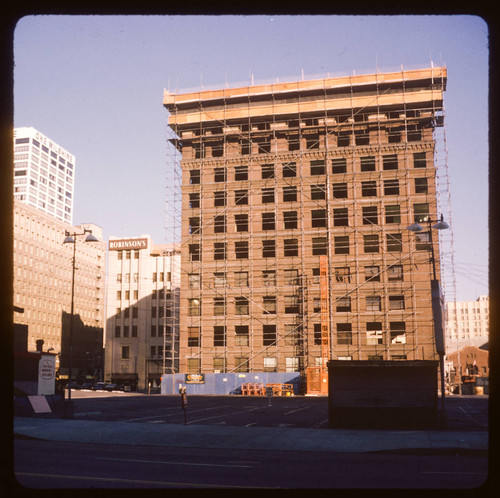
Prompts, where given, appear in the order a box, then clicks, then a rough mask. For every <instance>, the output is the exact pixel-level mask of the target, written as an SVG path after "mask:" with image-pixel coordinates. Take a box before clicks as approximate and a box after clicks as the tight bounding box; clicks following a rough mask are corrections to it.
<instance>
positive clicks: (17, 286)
mask: <svg viewBox="0 0 500 498" xmlns="http://www.w3.org/2000/svg"><path fill="white" fill-rule="evenodd" d="M13 216H14V248H13V259H14V261H13V263H14V265H13V272H14V289H13V297H14V299H13V301H14V306H15V307H16V308H15V309H17V310H18V311H16V312H14V322H15V323H18V324H24V325H27V326H28V341H27V347H28V351H35V350H36V349H37V341H43V344H42V343H39V344H42V347H43V351H50V352H51V353H53V354H56V355H57V357H56V359H57V363H56V368H58V369H59V370H60V374H61V376H62V378H64V376H65V375H66V376H67V373H68V372H67V368H68V367H67V365H68V353H69V344H68V342H67V340H66V337H67V333H68V330H69V318H70V314H71V283H72V261H73V244H63V241H64V239H65V236H66V232H67V231H69V232H71V233H74V232H77V233H81V232H83V230H84V228H86V229H90V230H92V233H93V234H94V235H95V236H96V237H97V238H98V239H102V231H101V228H100V227H98V226H96V225H93V224H83V225H79V226H76V227H73V226H71V225H69V224H68V223H66V222H64V221H60V220H58V219H56V218H55V217H54V216H51V215H49V214H47V213H45V212H43V211H42V210H40V209H38V208H35V207H32V206H30V205H29V204H27V203H25V202H22V201H18V200H14V214H13ZM105 257H106V245H105V242H104V241H102V240H99V241H98V242H92V243H85V242H83V239H82V238H78V240H77V248H76V270H75V297H74V317H75V319H74V331H73V334H72V337H73V341H72V342H73V344H72V346H73V355H72V374H73V377H75V378H76V377H77V376H78V375H80V373H81V375H83V376H84V377H85V376H86V375H91V376H94V373H95V371H96V370H101V369H102V363H103V358H102V355H103V351H102V339H103V327H104V295H105V292H104V288H105V282H104V278H105Z"/></svg>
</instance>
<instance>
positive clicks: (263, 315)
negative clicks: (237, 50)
mask: <svg viewBox="0 0 500 498" xmlns="http://www.w3.org/2000/svg"><path fill="white" fill-rule="evenodd" d="M422 71H423V73H422V74H424V73H425V74H424V76H421V78H422V79H425V83H422V87H424V86H425V88H424V89H423V90H422V95H423V96H422V98H421V100H420V101H419V100H418V98H415V97H414V96H415V94H416V93H417V92H416V90H415V89H416V85H417V83H415V81H417V78H418V76H414V73H413V72H412V71H406V70H404V69H403V67H401V71H400V72H399V73H398V72H395V73H392V74H391V75H388V74H387V73H378V72H377V73H376V74H374V75H367V76H366V77H363V76H359V75H358V76H356V75H352V76H348V77H344V78H340V80H342V81H341V82H339V81H333V82H332V80H331V79H330V78H329V77H327V78H323V79H322V80H315V81H311V80H309V81H304V80H303V79H302V80H301V81H296V82H293V83H288V84H283V83H276V85H273V84H270V85H254V84H253V81H252V85H251V86H248V87H247V88H238V89H234V90H233V93H231V90H230V89H227V88H226V89H225V90H224V89H221V90H219V91H214V93H213V94H211V95H209V94H208V93H207V92H208V91H207V90H205V89H203V90H202V89H200V90H199V91H198V92H193V93H190V94H187V93H184V94H181V95H178V94H171V93H170V92H165V95H164V105H165V107H166V108H167V109H168V111H169V112H170V113H171V116H172V118H173V123H174V124H173V125H172V126H171V127H169V130H170V131H169V134H170V135H169V136H168V137H167V140H168V142H169V150H170V153H169V165H168V167H169V172H170V173H171V174H172V175H173V176H172V178H171V180H169V181H168V193H167V198H168V201H167V206H168V213H169V216H170V218H169V219H168V221H167V228H168V229H169V230H170V232H171V234H172V235H173V234H174V232H175V237H174V238H173V239H172V240H175V242H176V243H179V244H180V248H181V249H180V252H181V253H182V255H183V257H182V268H181V271H182V282H184V285H181V297H182V296H185V298H186V300H187V299H191V300H190V301H189V307H188V305H187V304H186V303H184V302H182V303H181V304H180V316H181V322H182V321H183V320H184V319H185V322H184V323H186V326H185V327H183V326H182V324H181V327H180V329H179V330H180V333H181V334H185V335H186V337H185V339H183V338H182V337H181V354H184V353H186V354H187V355H188V356H189V358H190V361H189V362H186V363H185V364H184V368H186V369H187V371H198V372H202V371H215V372H217V371H219V372H234V371H249V372H251V371H255V369H256V365H257V364H258V365H259V366H260V368H263V369H264V370H266V369H268V370H271V371H272V370H273V369H278V371H280V370H281V369H283V368H284V369H290V370H291V369H296V370H297V371H299V372H301V373H304V372H305V371H306V370H307V368H308V367H310V366H318V365H320V366H321V365H323V362H324V358H325V355H324V353H323V352H322V350H321V347H322V345H323V335H322V334H323V331H324V330H326V328H325V327H326V325H325V324H324V321H325V319H327V321H328V323H327V329H328V331H329V332H328V336H329V337H328V338H329V341H328V343H329V344H328V358H337V359H360V358H366V357H369V358H372V359H375V358H380V359H391V358H392V359H430V358H433V357H434V355H435V345H434V344H433V340H434V339H433V336H432V334H430V332H429V330H430V329H432V313H431V305H430V279H431V278H432V277H431V267H430V265H429V264H428V263H429V261H428V258H427V259H426V258H425V257H423V256H422V254H423V251H424V252H427V250H428V249H429V246H428V239H426V238H425V234H423V235H418V238H417V240H412V237H415V236H414V234H410V233H408V232H406V230H405V227H406V226H407V225H409V224H411V223H413V222H414V221H425V220H427V219H428V217H437V216H438V214H443V213H446V217H447V219H448V220H449V224H450V230H449V231H447V233H446V234H440V235H441V245H442V246H443V243H444V242H447V246H446V249H445V250H439V245H438V244H436V247H435V253H436V254H438V257H437V259H438V262H437V263H438V268H439V270H440V271H441V274H442V275H443V274H444V275H445V276H446V278H445V279H443V280H445V281H444V282H443V284H444V286H445V287H446V292H447V296H448V295H449V292H452V293H453V289H454V272H453V267H454V265H453V235H452V224H451V202H450V195H449V191H450V188H449V179H448V170H447V168H448V165H447V157H446V153H444V154H442V152H441V151H446V144H445V129H444V106H443V101H442V95H443V92H444V90H445V87H446V70H445V69H443V68H441V67H439V68H434V67H432V68H431V69H430V70H422ZM427 78H428V79H429V81H427ZM318 81H321V84H322V85H323V87H322V88H321V87H320V84H319V83H318ZM393 81H395V82H396V83H394V86H393V84H392V82H393ZM366 84H369V85H370V93H369V95H367V96H360V95H359V92H358V87H359V86H360V85H366ZM308 85H309V87H311V88H314V91H315V92H316V93H315V94H314V95H313V94H307V95H306V93H307V92H306V90H307V88H308ZM335 85H337V86H338V88H339V90H335V88H334V87H335ZM332 88H333V90H332ZM395 88H397V91H398V92H399V93H398V95H397V97H400V99H399V100H397V99H396V97H395V96H394V93H395V90H394V89H395ZM332 92H333V93H332ZM335 92H337V93H339V94H340V92H343V93H342V96H341V97H342V99H343V102H344V104H343V105H344V107H343V108H339V109H335V110H332V108H331V101H332V99H333V98H334V97H335V98H340V97H338V96H336V95H334V94H335ZM236 94H238V96H237V97H235V95H236ZM424 94H425V95H424ZM262 95H264V96H262ZM311 95H313V96H311ZM332 95H334V96H333V97H332ZM266 96H267V101H265V98H266ZM178 97H183V98H178ZM237 99H239V100H237ZM259 99H260V100H259ZM211 100H213V101H214V102H215V101H216V103H217V105H215V104H211V103H210V101H211ZM264 101H265V102H264ZM262 102H264V103H262ZM314 104H316V106H315V105H314ZM259 105H262V106H265V105H267V108H266V109H265V113H264V112H263V114H262V115H259V114H258V113H257V108H258V107H259ZM287 105H289V106H290V107H293V109H294V111H293V112H292V111H290V113H288V114H286V113H285V111H283V109H284V108H285V107H286V106H287ZM329 105H330V107H329ZM195 106H196V109H195ZM190 109H191V110H190ZM238 111H241V112H242V114H241V115H246V117H245V118H240V117H238V114H237V113H238ZM189 112H192V116H190V117H189V119H187V118H185V115H186V114H189ZM264 114H265V116H264ZM180 122H182V123H183V125H180V124H179V123H180ZM186 123H187V124H186ZM284 141H286V144H287V146H286V147H287V149H286V150H284V149H283V147H284V146H283V143H284ZM443 142H444V143H443ZM184 151H185V152H186V154H185V155H182V153H183V152H184ZM443 155H444V157H443ZM430 158H432V161H430V160H429V159H430ZM416 161H421V164H420V165H418V166H416V165H415V164H416ZM429 163H431V164H433V165H434V168H435V171H432V170H431V168H430V166H429V165H428V164H429ZM278 165H280V168H281V175H278V174H277V167H278ZM417 168H418V171H419V172H422V174H420V175H416V174H415V171H417ZM230 169H231V170H232V171H234V180H232V179H231V180H228V171H229V170H230ZM424 173H425V174H424ZM434 175H435V177H436V178H434ZM181 176H182V177H183V178H184V180H183V181H182V182H181ZM417 179H418V181H417ZM239 181H241V182H242V183H241V186H240V188H238V182H239ZM181 184H182V186H183V187H184V192H183V193H181ZM191 186H195V188H192V187H191ZM278 189H281V193H282V195H283V200H282V202H281V203H280V202H279V201H278V199H277V194H278ZM381 191H382V192H383V193H382V194H381ZM366 193H367V195H365V194H366ZM370 193H371V194H372V195H370ZM257 199H260V201H259V202H258V201H257ZM388 199H391V201H392V203H390V201H389V200H388ZM416 201H419V202H416ZM288 202H291V203H293V204H290V205H291V206H293V209H292V208H290V209H289V210H288V211H286V210H285V209H282V208H281V206H282V205H283V204H286V203H288ZM412 202H413V204H412ZM181 205H182V206H181ZM396 208H397V209H396ZM309 211H310V212H311V213H312V221H311V226H308V223H307V222H306V221H305V214H306V212H307V213H308V212H309ZM349 212H350V214H348V213H349ZM294 213H295V214H294ZM230 217H231V219H233V218H232V217H234V225H233V224H231V225H230V223H229V220H230ZM257 217H259V219H257ZM229 227H231V230H229V229H228V228H229ZM259 227H260V228H259ZM281 227H283V228H281ZM394 227H395V228H394ZM288 230H292V232H288ZM288 233H291V234H292V235H290V236H288V235H287V234H288ZM228 234H229V235H228ZM312 235H314V244H315V245H314V246H313V247H310V243H311V240H312V239H311V236H312ZM287 237H290V238H287ZM229 242H230V243H231V244H234V247H235V251H234V259H232V260H230V259H229V258H228V251H229V247H228V243H229ZM257 242H259V244H257ZM209 243H210V244H213V245H211V246H210V247H211V248H213V250H214V258H213V259H214V261H215V262H213V261H211V260H210V261H207V255H208V247H209V245H208V244H209ZM282 244H283V246H284V255H285V257H286V259H287V267H286V268H285V267H284V266H283V261H282V259H281V258H280V257H277V251H278V247H280V246H281V245H282ZM250 245H252V249H251V248H250ZM257 245H258V246H259V247H262V256H261V257H257V256H256V254H257V252H256V250H255V247H257ZM382 247H386V250H383V249H382V250H380V249H381V248H382ZM266 251H267V252H266ZM323 255H324V256H326V257H327V261H328V271H327V278H328V283H329V285H328V299H327V300H326V301H325V302H327V304H326V306H327V307H328V313H325V310H324V308H323V307H322V306H319V307H318V306H317V305H316V304H315V303H316V300H317V299H320V302H321V304H322V305H323V304H324V302H323V297H322V296H321V289H323V286H320V285H319V284H320V278H319V277H320V276H321V270H320V268H317V267H315V266H312V265H313V264H316V260H317V259H318V258H317V257H316V256H323ZM318 267H319V265H318ZM193 268H194V269H195V270H196V271H195V270H193ZM316 269H317V270H318V272H317V273H314V272H315V271H316ZM214 270H215V271H214ZM311 270H312V273H311ZM353 270H354V271H353ZM229 271H232V272H233V275H232V279H231V281H228V274H229ZM209 273H210V278H208V275H209ZM196 275H197V276H196ZM403 276H404V278H403ZM384 280H385V282H386V284H387V285H383V283H382V282H383V281H384ZM290 282H293V284H290ZM426 284H429V285H427V287H426ZM240 288H243V289H246V290H238V289H240ZM271 288H272V289H274V295H273V294H272V293H271V291H270V289H271ZM194 295H196V297H192V296H194ZM273 298H274V300H273ZM230 304H234V308H233V309H234V313H231V311H230V310H229V305H230ZM212 307H213V313H212V312H208V311H207V309H208V308H212ZM277 308H279V310H278V309H277ZM310 309H312V312H311V311H310ZM287 310H289V311H292V312H291V313H288V312H287ZM183 311H184V312H185V317H184V314H183ZM283 311H284V313H283ZM245 312H246V313H245ZM288 314H290V315H293V319H292V318H290V320H289V323H285V322H283V321H282V320H281V321H280V320H279V319H278V320H276V317H277V316H281V315H283V316H286V315H288ZM347 314H348V315H347ZM395 317H396V318H399V320H398V319H395ZM285 320H286V319H285ZM318 324H319V328H318ZM230 325H231V326H234V334H232V335H231V341H232V345H231V347H229V346H228V328H229V326H230ZM273 325H274V326H275V327H274V329H273ZM278 325H279V329H278ZM209 327H210V328H213V331H211V332H209V331H208V328H209ZM424 329H425V330H426V333H425V334H424V333H421V332H420V331H421V330H424ZM315 330H316V333H315ZM318 331H319V332H320V333H319V334H318V333H317V332H318ZM361 332H363V333H361ZM208 337H211V338H212V342H211V343H208V341H207V338H208ZM183 343H184V344H185V349H184V350H183V349H182V344H183ZM288 346H293V347H294V349H293V351H294V354H295V356H290V357H289V358H290V361H288V358H287V360H286V361H287V363H285V362H282V361H280V362H279V364H278V363H276V364H274V363H273V361H272V359H273V358H275V357H278V356H279V355H280V352H282V351H284V350H287V351H289V354H292V353H291V352H292V349H287V347H288ZM237 351H240V356H237V354H238V353H237ZM229 352H231V354H232V355H233V356H234V361H233V364H232V365H228V363H227V360H228V354H229ZM257 359H259V360H258V361H257ZM263 359H264V360H263ZM266 359H267V362H266ZM209 360H210V361H211V363H210V364H209ZM262 360H263V361H262ZM182 361H183V360H182V358H181V363H182Z"/></svg>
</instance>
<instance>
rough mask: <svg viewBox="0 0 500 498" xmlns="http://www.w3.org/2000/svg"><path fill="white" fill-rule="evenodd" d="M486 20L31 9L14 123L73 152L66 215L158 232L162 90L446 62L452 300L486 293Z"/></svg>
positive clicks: (20, 37) (22, 32) (21, 48)
mask: <svg viewBox="0 0 500 498" xmlns="http://www.w3.org/2000/svg"><path fill="white" fill-rule="evenodd" d="M488 57H489V53H488V26H487V24H486V23H485V22H484V20H482V19H481V18H479V17H474V16H458V15H457V16H427V15H424V16H333V15H332V16H316V15H315V16H279V15H278V16H271V15H263V16H28V17H24V18H22V19H20V20H19V22H18V24H17V26H16V29H15V32H14V63H15V68H14V126H16V127H18V126H33V127H34V128H36V129H38V130H39V131H40V132H41V133H43V134H44V135H46V136H48V137H50V138H51V139H52V140H53V141H55V142H56V143H58V144H59V145H61V146H62V147H63V148H65V149H66V150H68V151H69V152H71V153H72V154H74V155H75V157H76V176H75V205H74V223H75V224H79V223H86V222H91V223H95V224H97V225H99V226H101V227H102V228H103V232H104V236H105V238H109V236H112V235H114V236H124V237H126V236H133V235H140V234H144V233H149V234H151V235H152V237H153V239H154V241H155V242H157V243H161V242H164V241H165V240H166V231H165V229H164V225H165V207H166V205H165V199H166V188H167V185H166V183H167V173H166V165H167V158H166V151H167V146H166V143H165V136H166V127H167V113H166V111H165V109H164V108H163V106H162V98H163V90H164V88H167V89H168V88H170V90H172V91H175V90H176V89H178V90H179V91H182V90H184V89H188V88H193V87H196V88H199V87H200V85H204V86H205V87H215V86H225V85H226V83H227V84H228V85H229V86H233V85H235V84H237V83H243V84H248V83H249V81H250V78H251V76H253V78H254V81H255V82H256V83H257V82H259V81H261V80H266V81H268V80H276V78H282V79H287V80H290V79H300V78H301V77H302V72H303V74H304V77H305V78H308V77H314V76H316V75H319V76H323V75H326V73H329V74H330V75H346V74H352V73H353V72H354V71H355V72H356V73H357V74H361V73H369V72H376V71H377V69H378V70H379V71H381V72H383V71H390V70H399V69H400V68H401V65H403V67H404V68H405V69H412V68H416V67H423V66H427V65H430V64H431V61H433V63H434V65H441V64H442V65H446V67H447V69H448V87H447V92H446V93H445V119H446V146H447V151H448V167H449V178H450V188H451V203H452V210H453V211H452V226H453V239H454V248H455V255H454V259H455V270H456V282H457V287H456V290H457V293H456V298H457V299H458V300H462V299H476V298H477V297H478V296H479V295H483V294H487V293H488V280H487V269H488V265H487V261H488V221H487V220H488Z"/></svg>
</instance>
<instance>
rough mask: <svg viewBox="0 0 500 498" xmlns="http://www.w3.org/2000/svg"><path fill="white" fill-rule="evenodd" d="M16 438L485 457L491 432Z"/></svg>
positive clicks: (124, 433)
mask: <svg viewBox="0 0 500 498" xmlns="http://www.w3.org/2000/svg"><path fill="white" fill-rule="evenodd" d="M13 432H14V435H15V437H28V438H37V439H45V440H49V441H69V442H84V443H99V444H124V445H146V446H147V445H150V446H169V447H185V448H186V447H192V448H223V449H241V450H281V451H327V452H340V453H342V452H343V453H369V452H392V451H396V452H405V453H408V452H434V453H436V452H437V453H442V452H453V453H457V454H486V452H487V450H488V432H487V431H473V432H458V431H457V432H454V431H450V432H448V431H438V430H418V431H416V430H415V431H412V430H357V429H355V430H352V429H328V430H325V429H300V428H286V427H234V426H223V425H175V424H150V423H137V422H97V421H89V420H68V419H55V418H36V417H15V418H14V425H13Z"/></svg>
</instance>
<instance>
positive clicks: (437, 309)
mask: <svg viewBox="0 0 500 498" xmlns="http://www.w3.org/2000/svg"><path fill="white" fill-rule="evenodd" d="M432 223H433V222H432V221H431V219H430V218H427V225H428V234H429V244H430V246H431V262H432V280H431V300H432V315H433V323H434V339H435V341H436V351H437V353H438V354H439V365H440V370H441V415H444V399H445V394H444V391H445V383H444V354H445V347H444V331H443V303H442V298H441V286H440V283H439V280H438V279H437V272H436V259H435V256H434V244H433V241H432V230H433V229H434V230H446V229H447V228H450V227H449V225H448V223H446V222H445V221H444V220H443V215H441V218H440V219H439V221H437V222H436V223H435V224H434V225H432ZM406 228H407V230H409V231H410V232H421V231H422V230H423V228H422V227H421V226H420V225H419V224H418V223H417V222H415V223H412V224H411V225H410V226H408V227H406Z"/></svg>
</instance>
